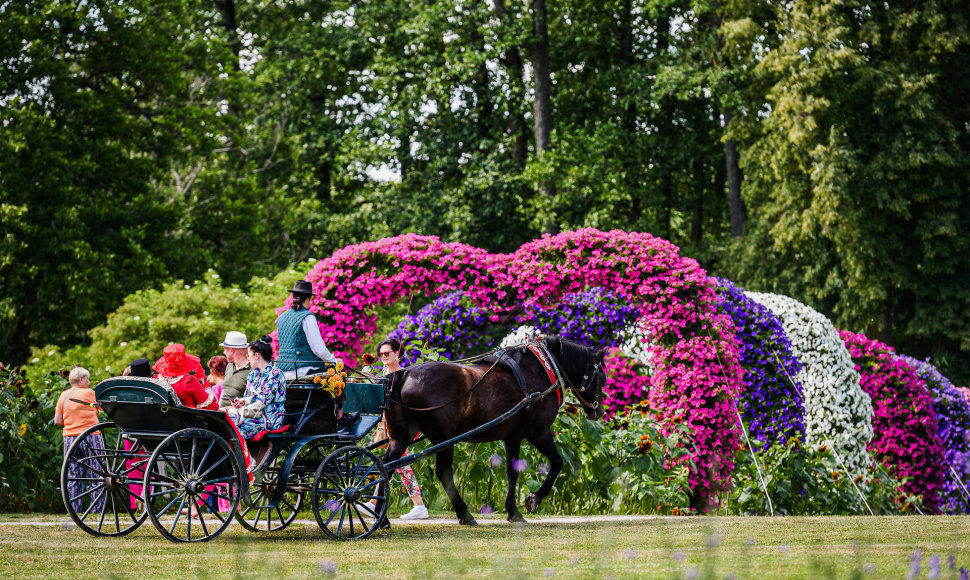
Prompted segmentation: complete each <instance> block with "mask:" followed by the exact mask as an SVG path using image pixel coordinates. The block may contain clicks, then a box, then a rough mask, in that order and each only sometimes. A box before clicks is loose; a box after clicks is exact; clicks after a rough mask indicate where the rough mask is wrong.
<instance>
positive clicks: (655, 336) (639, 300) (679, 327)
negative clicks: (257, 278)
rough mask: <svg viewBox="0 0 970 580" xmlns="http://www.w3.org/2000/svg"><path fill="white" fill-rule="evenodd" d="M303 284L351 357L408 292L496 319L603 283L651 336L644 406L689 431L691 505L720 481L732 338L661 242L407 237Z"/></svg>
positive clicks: (366, 246)
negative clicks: (470, 305)
mask: <svg viewBox="0 0 970 580" xmlns="http://www.w3.org/2000/svg"><path fill="white" fill-rule="evenodd" d="M307 280H309V281H310V282H311V283H312V284H313V288H314V293H315V296H314V297H313V299H311V300H310V302H309V308H310V310H312V311H313V312H314V313H316V314H317V316H318V321H319V323H320V328H321V334H322V335H323V338H324V340H325V341H327V343H328V345H329V346H331V350H334V351H335V353H336V354H337V356H340V357H342V358H345V359H346V360H348V361H351V362H352V361H356V360H357V358H358V356H359V355H360V354H361V348H362V338H363V337H365V336H369V335H371V334H373V333H374V332H375V331H376V330H377V315H376V310H375V309H376V308H377V307H379V306H382V305H386V304H389V303H392V302H395V301H397V300H399V299H401V298H402V297H404V296H406V295H407V294H408V293H409V292H421V293H423V294H425V295H428V296H437V295H440V294H444V293H448V292H453V291H455V290H462V291H463V292H464V293H465V295H466V296H468V297H469V298H470V299H471V300H472V301H474V302H475V303H476V304H478V305H479V306H482V307H487V308H489V309H491V311H492V312H493V313H494V314H492V317H493V318H494V319H496V320H497V319H498V315H499V313H501V312H507V311H513V310H517V309H519V308H522V307H528V306H530V305H549V304H554V303H556V302H557V301H558V300H560V299H561V298H562V296H563V295H565V294H569V293H576V292H581V291H583V290H586V289H589V288H608V289H609V290H610V291H611V292H613V293H614V294H616V295H618V296H621V297H623V298H625V299H626V300H627V301H628V302H629V304H630V305H631V306H634V307H636V308H637V309H638V310H639V319H638V323H637V324H638V326H639V328H640V330H641V332H642V333H643V334H644V335H645V336H647V337H649V338H650V346H649V347H648V348H649V351H650V355H651V359H652V361H653V364H654V366H655V368H656V372H655V374H654V376H653V377H652V387H651V389H650V400H651V405H652V406H653V408H655V409H657V410H658V412H660V413H661V415H662V416H664V417H666V418H670V419H674V420H676V421H678V422H680V423H686V424H687V425H688V426H689V427H690V428H691V430H692V434H693V439H692V441H691V442H690V453H689V454H688V457H689V458H690V459H691V460H692V461H693V469H692V472H691V475H690V481H691V487H692V489H693V490H694V492H695V498H696V501H697V503H698V505H699V506H702V507H703V506H706V505H707V504H708V501H709V499H710V497H711V494H713V493H716V492H717V491H718V490H720V489H722V488H724V487H726V486H727V485H728V483H729V475H730V473H731V471H732V470H733V467H734V466H733V461H732V456H733V454H734V452H735V450H736V449H737V448H738V445H739V442H740V431H739V428H738V423H737V411H736V407H735V399H736V398H737V396H738V394H739V393H740V389H741V368H740V366H739V364H738V346H737V341H736V339H735V338H734V334H733V327H732V325H731V322H730V319H729V318H728V317H727V316H725V315H722V314H718V313H717V310H716V297H715V294H714V289H713V285H712V283H711V282H710V281H709V280H708V278H707V275H706V273H705V272H704V270H702V269H701V268H700V266H699V265H698V264H697V262H696V261H694V260H692V259H689V258H683V257H681V256H680V255H679V254H678V249H677V248H676V247H675V246H674V245H673V244H671V243H670V242H667V241H665V240H662V239H659V238H655V237H653V236H651V235H650V234H643V233H628V232H623V231H619V230H614V231H611V232H601V231H599V230H595V229H592V228H590V229H583V230H578V231H573V232H566V233H563V234H559V235H556V236H548V235H546V236H543V237H542V238H541V239H538V240H534V241H532V242H529V243H527V244H525V245H523V246H522V247H521V248H520V249H519V250H517V251H516V252H514V253H512V254H489V253H487V252H485V251H484V250H481V249H478V248H474V247H471V246H468V245H465V244H457V243H443V242H441V241H439V240H438V239H437V238H435V237H431V236H420V235H416V234H406V235H403V236H398V237H395V238H387V239H384V240H380V241H377V242H366V243H362V244H356V245H353V246H348V247H346V248H343V249H342V250H339V251H337V252H336V253H334V255H333V256H331V257H329V258H327V259H324V260H321V261H320V262H319V263H318V264H316V265H315V266H314V267H313V268H312V269H311V270H310V272H309V273H308V274H307ZM288 304H289V300H288V301H287V305H288ZM286 307H287V306H284V307H281V308H280V309H279V311H280V312H282V311H283V310H284V309H285V308H286Z"/></svg>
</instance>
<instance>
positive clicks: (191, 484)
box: [185, 478, 205, 495]
mask: <svg viewBox="0 0 970 580" xmlns="http://www.w3.org/2000/svg"><path fill="white" fill-rule="evenodd" d="M203 487H205V486H204V485H202V482H200V481H197V480H196V479H194V478H193V479H189V480H187V481H186V482H185V491H186V492H188V493H190V494H191V495H199V494H200V493H202V488H203Z"/></svg>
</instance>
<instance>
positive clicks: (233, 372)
mask: <svg viewBox="0 0 970 580" xmlns="http://www.w3.org/2000/svg"><path fill="white" fill-rule="evenodd" d="M250 370H252V367H250V366H249V363H246V366H244V367H242V368H240V369H237V368H236V365H234V364H232V363H229V364H228V365H227V366H226V378H225V379H223V381H222V396H221V397H219V408H222V407H229V406H230V405H232V403H231V402H229V397H236V398H239V397H242V396H243V395H245V394H246V379H248V378H249V371H250Z"/></svg>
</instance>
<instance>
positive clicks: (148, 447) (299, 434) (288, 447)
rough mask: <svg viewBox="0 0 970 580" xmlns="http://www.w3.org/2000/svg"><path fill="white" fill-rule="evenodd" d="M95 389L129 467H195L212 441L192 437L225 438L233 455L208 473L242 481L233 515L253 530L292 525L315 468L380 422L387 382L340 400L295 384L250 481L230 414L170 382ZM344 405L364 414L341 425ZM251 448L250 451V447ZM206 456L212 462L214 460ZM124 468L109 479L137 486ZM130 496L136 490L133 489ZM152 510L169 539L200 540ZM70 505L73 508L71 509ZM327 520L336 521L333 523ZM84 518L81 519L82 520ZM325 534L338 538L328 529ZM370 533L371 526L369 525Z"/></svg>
mask: <svg viewBox="0 0 970 580" xmlns="http://www.w3.org/2000/svg"><path fill="white" fill-rule="evenodd" d="M94 391H95V397H96V399H97V401H98V405H99V406H101V408H102V409H103V410H104V412H105V413H106V414H107V415H108V417H109V418H110V419H111V421H112V423H113V424H105V426H106V427H108V426H110V429H111V430H113V432H114V433H117V435H112V439H117V440H118V443H117V444H116V447H117V448H118V449H115V450H112V451H111V453H112V454H113V455H112V457H115V458H117V459H118V460H119V461H117V462H116V463H120V462H121V461H123V462H124V464H126V465H129V466H130V464H131V463H132V461H136V460H137V461H140V463H139V465H143V466H147V467H148V468H150V470H151V469H155V468H156V467H157V466H156V465H155V461H154V460H153V461H148V460H147V458H148V456H152V457H153V458H154V457H156V456H157V457H158V458H159V459H163V460H164V461H163V463H164V462H168V463H170V464H173V465H174V464H179V465H195V464H196V463H202V462H204V461H206V458H207V454H208V453H210V452H211V449H213V447H212V445H211V444H205V445H194V444H191V443H190V442H191V441H195V440H196V439H197V438H198V437H199V436H200V434H201V435H202V436H204V434H205V433H206V432H208V433H211V434H213V435H214V436H216V437H217V438H218V439H221V440H222V441H223V442H224V443H225V444H226V445H225V446H223V448H225V449H226V451H225V452H221V453H223V455H222V456H223V457H224V456H225V454H226V453H228V455H231V456H232V457H231V458H230V457H226V458H225V459H226V460H223V461H216V462H215V464H216V465H215V466H214V467H213V468H212V469H210V470H208V471H207V472H206V477H207V478H209V479H210V480H212V479H215V480H223V481H229V480H231V481H238V486H239V489H240V490H242V494H241V497H242V499H241V500H239V501H240V503H239V510H238V511H237V512H236V513H235V518H236V519H237V521H239V522H240V523H242V524H243V526H244V527H246V528H247V529H249V530H252V531H271V530H279V529H282V528H284V527H286V526H287V525H289V523H290V522H292V521H293V519H295V516H296V513H298V512H299V509H300V506H301V505H302V504H303V497H304V495H306V494H308V493H309V492H310V490H311V489H314V488H315V487H316V486H317V479H318V478H317V474H318V472H319V471H320V470H319V469H318V467H319V466H321V464H322V463H324V462H325V460H326V459H327V458H328V457H329V455H331V454H332V452H334V450H335V449H340V448H343V447H345V446H348V445H353V444H355V443H357V442H359V441H361V440H362V439H363V438H364V437H366V436H367V435H368V433H369V432H370V431H371V430H372V429H373V428H374V426H375V425H376V424H377V423H378V422H379V421H380V418H381V415H382V412H383V403H384V387H383V384H381V383H354V382H348V383H347V384H346V389H345V396H344V397H341V399H340V400H337V399H334V397H332V396H331V395H330V394H329V393H328V392H327V391H325V390H323V389H321V388H319V386H318V385H317V384H314V383H313V382H312V377H310V378H302V379H299V380H295V381H290V382H289V384H288V385H287V391H286V400H285V416H284V424H285V425H286V427H287V429H286V431H284V432H282V433H270V434H267V435H266V436H265V438H264V442H263V443H262V444H261V445H265V444H267V443H268V444H269V445H270V451H269V454H268V458H267V460H266V462H265V463H264V464H262V465H263V467H261V470H260V471H259V472H258V473H257V475H256V481H254V482H253V483H252V484H250V483H249V482H248V481H247V477H246V474H245V468H244V465H245V463H244V459H243V455H244V454H243V448H242V445H241V444H240V441H239V437H238V435H237V431H236V429H235V427H234V426H233V423H232V420H231V419H230V418H229V417H228V415H227V414H226V413H225V412H223V411H209V410H203V409H195V408H189V407H185V406H183V405H182V404H181V403H180V402H179V400H178V397H177V395H176V394H175V392H174V390H173V389H172V388H171V386H169V385H168V383H166V382H164V381H161V380H158V379H152V378H142V377H113V378H110V379H107V380H104V381H102V382H101V383H99V384H98V385H97V386H96V387H95V388H94ZM341 403H342V405H343V409H344V411H345V412H347V413H350V412H355V411H356V412H359V413H360V418H359V419H358V420H357V421H356V422H354V423H353V424H352V425H349V426H346V427H344V428H342V429H339V430H338V429H337V425H336V420H335V411H336V410H337V408H338V407H337V406H338V404H341ZM105 433H107V431H105ZM121 438H124V439H125V441H126V443H125V447H124V449H121V443H122V442H121ZM179 442H181V443H182V444H181V445H180V444H179ZM220 445H221V444H220ZM218 447H219V445H216V448H218ZM249 447H250V449H253V444H250V445H249ZM208 460H209V461H210V462H212V459H211V457H209V458H208ZM146 464H147V465H146ZM321 469H322V468H321ZM332 470H333V467H328V468H327V469H326V470H325V471H327V472H328V473H329V472H330V471H332ZM120 471H123V472H125V474H124V475H125V477H115V479H112V481H116V480H118V481H124V482H125V483H124V485H125V486H127V488H130V489H134V487H131V486H135V485H138V481H135V480H133V479H131V476H132V474H133V473H136V472H135V471H134V470H133V469H131V468H130V467H129V468H128V469H120ZM115 475H116V476H117V475H119V474H115ZM163 477H164V476H163ZM382 481H383V480H382ZM126 493H127V494H128V495H129V496H131V495H132V493H131V492H126ZM153 507H154V504H152V505H149V506H148V508H149V509H148V511H149V512H151V513H150V514H149V515H150V516H151V519H152V521H153V523H154V524H155V525H156V527H157V528H158V529H159V531H161V532H162V533H163V535H165V536H166V537H167V538H168V539H170V540H173V541H199V540H200V538H198V537H190V536H191V531H189V532H187V533H186V537H184V538H183V537H178V536H177V534H174V533H173V532H172V530H168V529H167V528H165V527H164V526H163V525H162V524H161V523H160V520H159V521H156V520H158V517H157V516H158V515H159V514H155V513H154V511H153V509H152V508H153ZM68 509H69V511H70V510H71V506H69V507H68ZM113 509H114V510H115V511H122V512H123V508H119V507H117V506H115V507H113ZM124 509H126V508H124ZM166 509H167V508H166ZM384 509H386V508H384ZM102 511H103V510H102ZM163 511H164V510H163ZM274 514H275V515H274ZM85 515H86V514H82V515H81V517H80V519H81V520H84V518H85ZM162 515H163V516H164V514H162ZM139 517H140V519H134V518H133V521H132V523H131V524H130V527H127V528H125V529H124V530H123V533H128V532H130V531H131V530H133V529H134V528H136V527H137V526H138V524H139V523H141V521H142V520H143V519H144V516H139ZM327 522H328V525H332V524H330V522H329V520H328V521H327ZM81 523H82V524H84V522H83V521H82V522H81ZM321 525H323V524H321ZM375 525H376V524H375ZM82 527H84V529H85V531H88V532H89V533H94V534H95V535H105V534H103V533H101V524H100V523H98V524H97V528H96V529H94V526H93V525H91V526H82ZM173 529H174V528H173ZM222 529H224V525H223V526H220V527H219V529H218V531H216V532H214V533H211V534H210V533H208V532H207V533H206V534H203V536H202V537H201V541H206V540H208V539H211V538H212V537H215V536H216V535H218V533H220V532H221V530H222ZM324 531H326V532H327V533H328V535H334V534H332V533H331V531H330V530H329V529H328V527H326V526H324ZM358 531H359V528H358ZM372 531H373V528H371V529H370V530H369V532H372ZM369 532H368V533H369ZM118 535H120V534H118Z"/></svg>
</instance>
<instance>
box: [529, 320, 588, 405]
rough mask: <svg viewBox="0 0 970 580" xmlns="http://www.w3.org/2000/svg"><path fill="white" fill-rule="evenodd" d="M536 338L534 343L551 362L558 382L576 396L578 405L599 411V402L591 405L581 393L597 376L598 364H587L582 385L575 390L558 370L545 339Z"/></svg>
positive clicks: (566, 377)
mask: <svg viewBox="0 0 970 580" xmlns="http://www.w3.org/2000/svg"><path fill="white" fill-rule="evenodd" d="M537 338H538V340H537V341H536V343H537V345H538V346H539V348H541V349H542V350H544V351H545V352H546V356H548V357H549V360H550V361H552V364H553V365H554V366H555V371H556V374H557V375H558V378H559V381H560V382H561V383H565V384H566V386H567V387H569V391H570V392H571V393H572V394H573V395H575V396H576V398H577V399H578V400H579V403H580V404H581V405H582V406H584V407H586V408H587V409H590V410H593V411H595V410H597V409H599V407H600V402H599V401H593V402H592V403H590V402H589V401H587V400H586V398H585V397H583V392H585V391H587V390H589V388H590V387H591V386H592V384H593V381H595V380H596V376H597V375H598V374H599V368H600V363H599V362H594V363H593V364H592V366H591V365H590V364H589V363H587V364H586V368H585V369H584V370H583V383H582V385H581V386H580V388H579V389H577V388H576V385H574V384H573V382H572V381H571V380H570V379H569V377H568V376H566V374H565V373H563V372H562V371H561V370H560V369H559V363H558V362H556V357H554V356H552V353H551V352H549V348H548V347H547V346H546V339H545V338H543V337H537ZM562 356H563V354H562V339H560V340H559V358H560V360H561V359H562ZM587 356H588V353H587ZM587 360H588V359H587ZM591 369H592V372H590V370H591Z"/></svg>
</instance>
